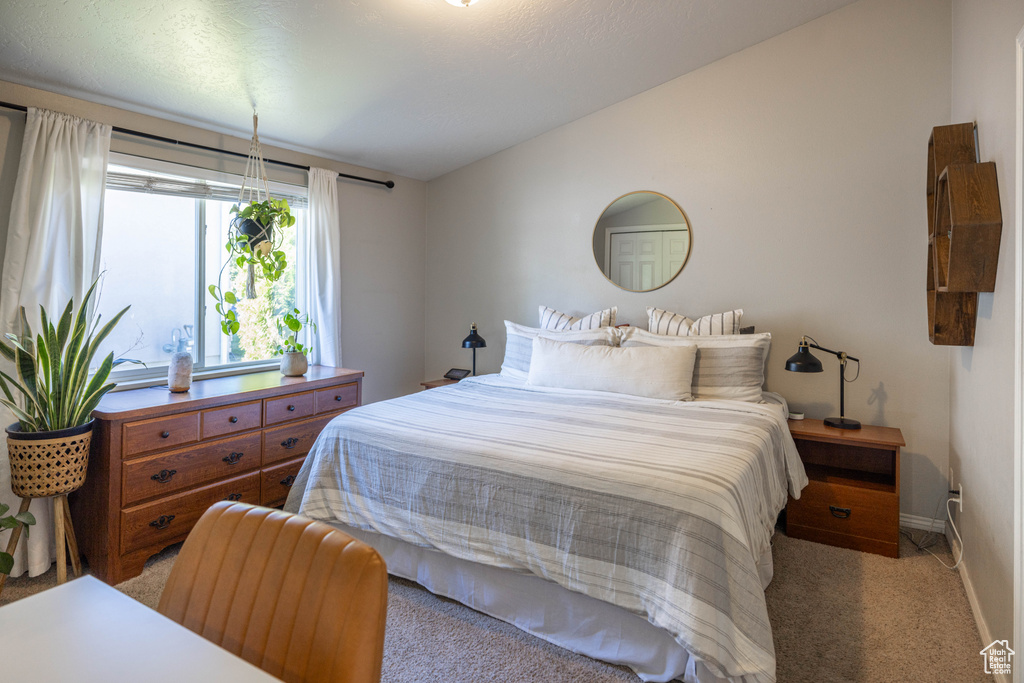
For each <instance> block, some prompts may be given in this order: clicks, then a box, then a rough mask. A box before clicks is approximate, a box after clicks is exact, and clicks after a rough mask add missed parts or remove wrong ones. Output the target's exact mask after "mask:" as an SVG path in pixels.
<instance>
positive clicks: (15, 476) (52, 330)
mask: <svg viewBox="0 0 1024 683" xmlns="http://www.w3.org/2000/svg"><path fill="white" fill-rule="evenodd" d="M95 290H96V282H93V284H92V286H91V287H90V288H89V291H88V292H87V293H86V295H85V298H84V299H83V301H82V305H81V306H80V307H79V308H78V310H77V311H76V310H75V306H74V303H75V302H74V300H71V301H69V302H68V305H67V307H66V308H65V309H64V312H63V313H62V314H61V316H60V319H59V320H58V322H57V324H56V325H54V323H53V321H52V320H50V319H49V318H48V316H47V313H46V309H45V308H43V307H42V306H40V307H39V313H40V322H41V326H42V329H41V331H40V333H39V334H38V335H33V333H32V328H31V327H30V326H29V323H28V318H27V316H26V313H25V308H24V307H22V309H21V315H20V328H21V329H20V334H7V335H5V336H6V341H0V355H3V357H4V358H6V359H7V360H9V361H11V362H12V363H14V367H15V369H16V372H17V376H18V377H17V379H15V378H13V377H11V376H10V375H8V374H7V373H5V372H2V371H0V391H2V392H3V396H0V404H3V405H5V406H7V408H9V409H10V410H11V411H12V412H13V413H14V415H15V417H17V418H18V422H15V423H14V424H12V425H11V426H9V427H8V428H7V450H8V454H9V456H10V458H9V459H10V463H11V489H12V490H13V491H14V493H15V495H18V496H20V497H22V498H43V497H47V496H56V495H62V494H66V493H69V492H71V491H74V490H75V489H77V488H78V487H80V486H81V485H82V483H83V482H84V481H85V472H86V467H87V466H88V462H89V444H90V442H91V440H92V411H93V409H95V408H96V406H97V405H98V404H99V402H100V399H101V398H103V396H104V394H106V393H107V392H108V391H110V390H111V389H113V388H114V386H115V384H114V383H108V382H107V379H108V378H109V377H110V371H111V370H112V369H113V368H114V366H116V365H119V364H120V363H124V362H136V361H126V360H114V354H113V353H110V354H108V355H107V357H106V358H104V359H103V361H102V362H101V363H100V364H99V367H98V368H96V372H95V373H94V374H92V376H91V377H90V375H89V368H90V366H91V365H92V361H93V358H94V357H95V356H96V352H97V350H98V349H99V346H100V344H101V343H102V342H103V340H104V339H106V337H107V335H109V334H110V332H111V331H112V330H113V329H114V327H115V326H116V325H117V323H118V321H119V320H120V319H121V317H122V316H123V315H124V314H125V312H126V311H127V310H128V308H129V307H126V308H124V309H123V310H121V311H120V312H119V313H118V314H117V315H115V316H114V317H113V318H112V319H111V320H110V322H108V323H106V324H105V325H103V326H102V327H100V326H99V323H100V318H99V316H97V317H96V318H95V319H92V318H91V316H90V315H89V313H88V310H89V303H90V300H91V299H92V295H93V293H94V292H95Z"/></svg>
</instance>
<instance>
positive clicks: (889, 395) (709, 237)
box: [425, 0, 951, 517]
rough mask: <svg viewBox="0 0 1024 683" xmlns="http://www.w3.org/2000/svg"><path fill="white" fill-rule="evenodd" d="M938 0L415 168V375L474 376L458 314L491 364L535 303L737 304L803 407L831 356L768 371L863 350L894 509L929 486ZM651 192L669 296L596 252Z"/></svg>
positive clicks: (945, 80) (782, 40) (848, 18)
mask: <svg viewBox="0 0 1024 683" xmlns="http://www.w3.org/2000/svg"><path fill="white" fill-rule="evenodd" d="M950 34H951V28H950V5H949V3H948V2H936V1H934V0H899V1H898V2H895V1H892V0H863V1H862V2H859V3H856V4H853V5H849V6H847V7H846V8H844V9H841V10H839V11H837V12H834V13H832V14H829V15H827V16H825V17H822V18H820V19H817V20H815V21H813V22H810V23H808V24H806V25H804V26H801V27H799V28H797V29H794V30H792V31H790V32H788V33H785V34H783V35H781V36H778V37H776V38H773V39H771V40H768V41H765V42H764V43H761V44H759V45H756V46H754V47H752V48H749V49H747V50H744V51H743V52H740V53H738V54H735V55H733V56H731V57H728V58H726V59H723V60H721V61H719V62H716V63H714V64H712V65H709V66H707V67H705V68H703V69H700V70H699V71H696V72H694V73H691V74H689V75H686V76H683V77H681V78H678V79H675V80H673V81H671V82H669V83H667V84H665V85H662V86H660V87H658V88H654V89H652V90H650V91H648V92H645V93H643V94H641V95H638V96H636V97H633V98H631V99H628V100H626V101H623V102H621V103H619V104H616V105H614V106H612V107H609V108H607V109H605V110H602V111H600V112H597V113H595V114H593V115H591V116H588V117H586V118H584V119H581V120H579V121H576V122H574V123H571V124H568V125H566V126H563V127H561V128H558V129H556V130H554V131H551V132H549V133H547V134H545V135H542V136H540V137H538V138H536V139H534V140H531V141H528V142H526V143H523V144H520V145H517V146H515V147H512V148H510V149H508V150H505V151H503V152H501V153H499V154H496V155H494V156H492V157H489V158H487V159H484V160H482V161H479V162H477V163H475V164H472V165H470V166H467V167H465V168H463V169H460V170H458V171H455V172H453V173H450V174H448V175H446V176H443V177H441V178H439V179H436V180H434V181H431V182H430V183H429V184H428V187H427V244H426V246H427V251H426V254H427V259H426V264H427V265H426V267H427V270H426V294H427V297H426V302H427V303H426V320H427V332H426V360H425V363H426V372H427V374H428V375H431V376H433V375H439V373H441V372H443V371H444V370H445V369H447V368H448V367H450V366H453V365H457V366H461V367H468V365H469V356H468V353H469V352H468V351H463V350H462V349H461V348H459V342H460V341H461V339H462V338H463V337H464V336H465V335H466V334H467V333H468V330H469V326H470V323H472V322H477V323H479V325H480V333H481V335H482V336H483V337H484V338H485V339H486V340H487V343H488V347H487V348H486V349H482V350H480V351H479V352H478V362H479V365H480V367H481V369H482V370H484V371H489V372H492V371H497V370H498V368H499V366H500V364H501V359H502V355H503V345H504V328H503V326H502V320H503V319H505V318H508V319H510V320H514V321H517V322H520V323H526V324H531V325H536V324H537V306H538V305H539V304H543V305H547V306H552V307H555V308H558V309H560V310H563V311H566V312H576V313H586V312H592V311H595V310H598V309H600V308H604V307H607V306H610V305H617V306H618V307H619V315H620V318H621V322H631V323H633V324H641V325H642V324H646V321H645V320H644V317H643V316H644V307H645V306H647V305H654V306H659V307H661V308H666V309H669V310H673V311H677V312H680V313H684V314H686V315H689V316H691V317H696V316H699V315H703V314H707V313H711V312H718V311H723V310H729V309H732V308H737V307H742V308H743V309H744V310H745V311H746V315H745V317H744V321H743V322H744V323H745V324H754V325H756V326H757V328H758V330H760V331H771V332H772V333H773V334H774V342H773V350H772V353H771V356H770V358H769V361H768V363H769V367H768V380H767V381H768V387H769V388H770V389H772V390H775V391H779V392H781V393H782V394H783V395H785V396H786V397H787V398H788V399H789V400H790V401H791V403H792V404H793V406H794V407H796V408H798V409H803V410H805V411H806V412H807V413H808V415H809V416H810V417H818V418H820V417H827V416H828V415H830V414H836V413H837V412H838V386H837V385H838V381H839V380H838V372H839V368H838V363H837V362H836V361H835V359H833V358H831V357H825V356H822V361H823V362H824V363H825V367H826V369H827V371H826V372H825V373H822V374H821V375H810V376H809V375H797V374H793V373H787V372H785V371H784V370H783V369H782V365H783V361H784V360H785V359H786V358H787V357H788V356H789V355H791V354H792V353H794V352H795V350H796V348H797V341H798V340H799V338H800V336H801V335H802V334H804V333H806V334H810V335H813V336H814V337H815V338H816V339H817V340H818V341H819V342H820V343H822V344H823V345H825V346H829V347H831V348H839V349H843V350H847V351H848V352H850V353H851V354H853V355H855V356H858V357H860V358H861V359H862V360H863V370H862V372H861V376H860V379H859V380H857V382H855V383H853V384H850V385H848V386H847V396H846V398H847V414H848V415H849V416H850V417H854V418H857V419H860V420H862V421H864V422H866V423H873V424H883V425H892V426H897V427H900V428H901V429H902V430H903V434H904V436H905V437H906V440H907V444H908V446H907V448H906V449H905V450H904V454H903V460H902V467H903V470H902V474H903V478H902V482H903V486H902V494H903V499H902V509H903V511H904V512H905V513H911V514H915V515H922V516H927V517H930V516H931V515H932V514H933V512H934V510H935V506H936V503H937V502H938V500H939V499H940V497H941V496H942V495H943V492H944V490H945V485H946V482H945V473H946V465H947V459H948V433H949V430H948V426H947V420H948V415H949V402H948V395H949V363H948V355H949V351H948V350H947V349H945V348H941V347H933V346H932V345H931V344H930V343H929V342H928V335H927V329H926V309H925V294H924V291H925V290H924V287H925V263H926V252H925V250H926V235H927V218H926V210H925V159H926V148H927V141H928V135H929V133H930V132H931V128H932V126H935V125H939V124H945V123H947V122H948V121H949V108H950V103H949V92H950ZM632 190H653V191H657V192H662V193H664V194H665V195H667V196H669V197H671V198H672V199H673V200H675V201H676V202H677V203H678V204H679V205H680V206H681V207H682V208H683V210H684V211H686V213H687V216H688V217H689V219H690V223H691V226H692V229H693V233H692V239H693V250H692V252H691V254H690V259H689V261H688V263H687V265H686V267H685V268H684V269H683V272H682V273H681V274H680V275H679V276H678V277H677V278H676V279H675V280H674V281H672V282H671V283H670V284H669V285H667V286H666V287H664V288H663V289H660V290H657V291H654V292H650V293H647V294H633V293H628V292H624V291H622V290H620V289H618V288H616V287H615V286H614V285H612V284H610V283H609V282H608V281H607V280H605V278H604V277H603V276H602V275H601V273H600V272H599V270H598V268H597V266H596V265H595V263H594V258H593V255H592V249H591V237H592V230H593V227H594V224H595V222H596V221H597V219H598V216H599V215H600V214H601V211H602V210H603V209H604V208H605V207H606V206H607V205H608V203H609V202H610V201H611V200H613V199H614V198H616V197H618V196H620V195H622V194H624V193H625V192H629V191H632Z"/></svg>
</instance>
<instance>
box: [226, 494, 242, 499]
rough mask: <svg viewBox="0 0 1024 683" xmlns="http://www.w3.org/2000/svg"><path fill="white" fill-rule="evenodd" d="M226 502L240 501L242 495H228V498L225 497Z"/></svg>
mask: <svg viewBox="0 0 1024 683" xmlns="http://www.w3.org/2000/svg"><path fill="white" fill-rule="evenodd" d="M227 500H242V494H241V493H229V494H228V497H227Z"/></svg>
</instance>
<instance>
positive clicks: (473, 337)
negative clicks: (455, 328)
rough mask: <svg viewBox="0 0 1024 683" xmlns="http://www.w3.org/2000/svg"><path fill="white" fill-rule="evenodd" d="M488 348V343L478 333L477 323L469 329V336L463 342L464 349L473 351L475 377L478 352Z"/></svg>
mask: <svg viewBox="0 0 1024 683" xmlns="http://www.w3.org/2000/svg"><path fill="white" fill-rule="evenodd" d="M485 346H487V342H485V341H484V338H483V337H481V336H480V333H479V332H477V331H476V323H473V325H472V327H470V328H469V336H468V337H466V338H465V339H463V340H462V348H464V349H473V375H476V350H477V349H482V348H484V347H485Z"/></svg>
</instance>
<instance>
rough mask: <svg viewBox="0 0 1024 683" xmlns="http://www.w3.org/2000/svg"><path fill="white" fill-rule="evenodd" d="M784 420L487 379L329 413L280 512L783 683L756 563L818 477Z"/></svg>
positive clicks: (775, 408) (780, 410)
mask: <svg viewBox="0 0 1024 683" xmlns="http://www.w3.org/2000/svg"><path fill="white" fill-rule="evenodd" d="M784 415H785V407H784V405H778V404H757V403H746V402H739V401H694V402H673V401H664V400H656V399H644V398H636V397H630V396H624V395H621V394H608V393H601V392H584V391H568V390H557V389H541V388H537V387H528V386H524V385H523V384H521V383H517V382H513V381H510V380H507V379H503V378H501V377H499V376H496V375H491V376H486V377H479V378H475V379H471V380H466V381H463V382H461V383H459V384H457V385H454V386H450V387H445V388H441V389H432V390H430V391H424V392H421V393H418V394H413V395H410V396H405V397H402V398H397V399H394V400H390V401H384V402H382V403H374V404H371V405H367V406H364V407H362V408H357V409H355V410H352V411H350V412H348V413H345V414H344V415H342V416H339V417H338V418H336V419H335V420H333V421H332V422H331V423H330V424H329V425H328V426H327V428H326V429H325V430H324V431H323V433H322V434H321V435H320V438H319V439H318V440H317V442H316V444H315V445H314V447H313V450H312V451H311V453H310V455H309V457H308V458H307V459H306V463H305V465H304V466H303V469H302V472H301V473H300V476H299V480H298V481H297V482H296V486H295V487H293V491H292V495H291V496H290V497H289V501H288V506H287V507H286V509H290V510H293V511H295V510H296V509H297V511H298V512H300V513H301V514H303V515H306V516H308V517H311V518H314V519H319V520H323V521H326V522H343V523H344V524H348V525H351V526H353V527H356V528H360V529H367V530H372V531H375V532H378V533H382V534H386V535H388V536H392V537H395V538H398V539H401V540H403V541H406V542H408V543H412V544H415V545H419V546H422V547H427V548H433V549H437V550H439V551H441V552H444V553H447V554H449V555H453V556H455V557H458V558H462V559H466V560H471V561H475V562H479V563H483V564H487V565H492V566H498V567H505V568H509V569H513V570H519V571H528V572H532V573H534V574H537V575H539V576H542V577H544V578H546V579H549V580H551V581H554V582H556V583H558V584H560V585H562V586H564V587H565V588H568V589H570V590H573V591H578V592H580V593H584V594H586V595H589V596H592V597H595V598H598V599H600V600H604V601H606V602H610V603H612V604H615V605H618V606H620V607H622V608H625V609H627V610H630V611H632V612H634V613H636V614H639V615H641V616H643V617H644V618H646V619H647V620H648V621H650V622H651V623H653V624H655V625H656V626H659V627H661V628H663V629H665V630H667V631H668V632H670V633H671V634H672V635H673V637H674V638H675V639H676V640H677V641H678V642H679V643H680V645H682V646H683V647H684V648H686V650H688V651H689V652H690V653H691V654H692V655H694V656H696V657H698V658H699V659H700V660H702V661H703V662H704V663H705V664H706V665H707V666H708V667H709V668H710V669H711V671H712V672H714V673H716V674H717V675H719V676H722V677H729V678H733V679H735V680H742V681H745V682H747V683H752V682H754V681H757V682H759V683H760V682H767V681H774V680H775V651H774V646H773V644H772V635H771V626H770V624H769V622H768V613H767V608H766V605H765V597H764V591H763V589H762V586H761V581H760V579H759V577H758V571H757V568H756V561H757V559H758V558H759V557H760V556H761V555H762V553H763V552H764V551H766V550H767V549H768V546H769V541H770V538H771V534H772V530H773V526H774V523H775V520H776V517H777V515H778V513H779V511H780V510H781V509H782V508H783V507H784V506H785V504H786V494H787V489H790V490H793V491H794V492H796V493H797V494H798V493H799V491H800V489H801V488H803V486H804V485H805V484H806V481H807V480H806V476H805V474H804V471H803V467H802V465H801V464H800V459H799V457H798V456H797V453H796V448H795V446H794V444H793V440H792V438H791V437H790V435H789V430H788V429H787V427H786V421H785V418H784ZM303 484H304V485H303Z"/></svg>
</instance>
